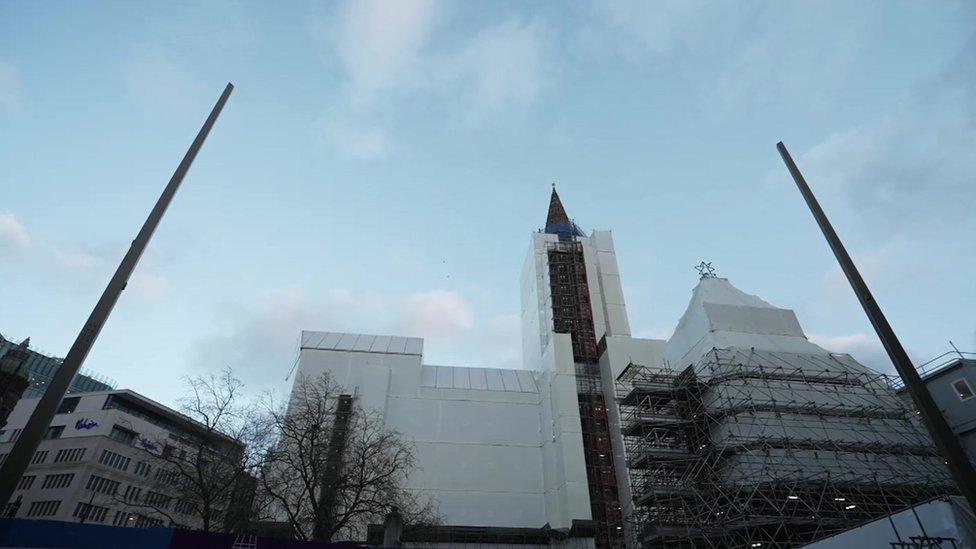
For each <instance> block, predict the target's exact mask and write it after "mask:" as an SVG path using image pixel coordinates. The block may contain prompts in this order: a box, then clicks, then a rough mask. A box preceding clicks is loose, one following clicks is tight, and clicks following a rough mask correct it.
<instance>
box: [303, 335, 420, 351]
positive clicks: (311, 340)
mask: <svg viewBox="0 0 976 549" xmlns="http://www.w3.org/2000/svg"><path fill="white" fill-rule="evenodd" d="M302 349H319V350H322V351H358V352H363V353H392V354H404V355H421V354H423V351H424V340H423V339H421V338H419V337H394V336H379V335H369V334H346V333H341V332H312V331H302Z"/></svg>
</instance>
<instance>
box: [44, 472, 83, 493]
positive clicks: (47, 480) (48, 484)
mask: <svg viewBox="0 0 976 549" xmlns="http://www.w3.org/2000/svg"><path fill="white" fill-rule="evenodd" d="M74 478H75V474H74V473H58V474H54V475H47V476H46V477H44V482H43V483H41V489H42V490H44V489H46V488H67V487H68V486H69V485H70V484H71V481H72V480H74Z"/></svg>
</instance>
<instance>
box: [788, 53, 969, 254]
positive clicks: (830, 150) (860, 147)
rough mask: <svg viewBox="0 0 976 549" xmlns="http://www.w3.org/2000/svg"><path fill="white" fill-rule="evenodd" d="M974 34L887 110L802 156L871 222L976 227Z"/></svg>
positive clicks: (809, 172)
mask: <svg viewBox="0 0 976 549" xmlns="http://www.w3.org/2000/svg"><path fill="white" fill-rule="evenodd" d="M974 59H976V35H974V36H973V38H972V39H970V40H969V41H968V42H967V43H966V44H965V46H964V47H963V48H962V49H961V51H960V52H959V55H958V56H957V57H956V58H955V60H954V61H953V62H951V63H950V64H949V65H948V66H946V67H945V68H944V70H943V71H942V72H941V73H940V74H939V75H937V76H936V77H935V78H932V79H930V80H928V81H925V82H922V83H920V84H919V85H916V86H915V87H914V90H913V93H912V94H911V95H909V96H908V97H906V98H904V100H903V101H902V103H901V105H900V106H899V107H897V108H896V109H894V110H893V111H891V112H889V113H888V114H887V115H886V116H883V117H880V118H878V119H875V120H870V121H868V122H866V123H864V124H860V125H858V126H855V127H852V128H849V129H846V130H844V131H840V132H838V133H835V134H833V135H830V136H828V137H827V138H826V139H824V140H823V141H822V142H821V143H819V144H817V145H815V146H813V147H811V148H810V149H809V150H808V151H807V152H806V153H805V154H803V155H801V156H800V157H799V159H798V162H797V163H798V165H799V166H800V168H801V169H802V170H803V172H804V175H806V176H807V178H808V179H809V180H811V181H816V182H817V184H818V185H822V186H823V188H824V190H825V192H828V193H836V194H838V195H840V196H841V197H843V198H844V199H845V200H846V201H847V202H848V203H849V204H850V205H851V207H852V208H854V209H856V210H857V211H858V212H859V215H860V216H861V217H863V218H865V219H866V220H867V223H865V226H866V227H869V228H874V229H876V230H878V232H880V233H881V234H882V235H884V236H885V237H890V236H892V235H905V234H912V235H922V234H939V235H942V237H944V236H945V234H947V233H946V229H949V230H950V232H949V234H952V233H955V234H964V233H966V232H967V231H968V232H972V231H976V223H974V221H976V218H974V217H973V216H972V215H971V214H972V208H971V205H972V204H974V203H976V186H974V185H973V184H972V175H973V174H974V173H976V155H974V154H973V153H972V151H973V149H974V147H976V107H973V104H974V103H976V61H974Z"/></svg>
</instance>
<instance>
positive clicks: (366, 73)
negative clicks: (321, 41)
mask: <svg viewBox="0 0 976 549" xmlns="http://www.w3.org/2000/svg"><path fill="white" fill-rule="evenodd" d="M438 7H439V6H438V3H437V2H435V1H434V0H396V1H389V0H365V1H355V2H347V3H346V4H345V5H344V6H343V9H342V12H341V14H340V16H339V19H338V26H337V27H335V28H328V27H326V28H324V29H323V28H322V27H319V28H317V29H313V33H314V34H316V35H319V38H321V35H322V34H325V35H326V36H327V37H328V38H330V42H331V43H332V45H333V46H334V48H335V50H336V52H337V53H338V54H339V58H340V59H341V61H342V64H343V66H344V68H345V70H346V73H347V76H348V79H349V82H348V86H349V89H348V94H349V96H350V99H351V100H352V101H353V102H361V103H370V102H372V100H373V99H374V97H375V96H376V94H377V93H378V92H381V91H383V90H386V89H389V88H391V87H393V86H395V85H398V84H403V83H404V82H409V81H410V80H412V78H413V77H414V75H416V74H417V73H418V72H419V71H420V70H421V68H420V66H421V65H422V63H423V60H422V59H421V51H420V50H421V48H422V47H423V46H424V44H425V43H426V42H427V39H428V38H429V36H430V33H431V31H432V29H433V28H434V24H435V21H436V16H437V13H438Z"/></svg>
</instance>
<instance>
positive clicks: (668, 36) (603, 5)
mask: <svg viewBox="0 0 976 549" xmlns="http://www.w3.org/2000/svg"><path fill="white" fill-rule="evenodd" d="M593 5H594V8H595V11H596V14H597V15H598V16H602V17H604V18H605V19H606V21H607V22H608V23H609V25H610V26H611V27H612V28H613V29H615V30H616V31H618V32H619V33H622V34H623V38H625V39H626V42H625V43H624V44H625V45H622V47H621V51H627V50H633V49H634V48H633V46H634V43H636V44H637V45H639V46H640V47H642V48H645V49H647V50H649V51H651V52H653V53H655V54H664V53H668V52H670V51H671V50H672V49H674V48H675V47H676V46H677V45H678V43H679V42H683V41H685V40H687V39H686V38H685V35H686V34H688V33H689V32H691V31H693V29H694V28H695V27H696V26H697V25H696V22H698V21H700V15H701V14H702V12H703V10H705V9H712V6H707V5H706V3H705V2H704V1H702V0H660V1H657V2H653V3H648V2H645V1H643V0H598V1H596V2H594V3H593ZM618 38H620V37H618Z"/></svg>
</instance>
